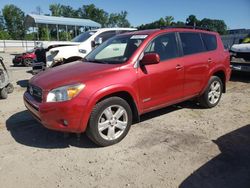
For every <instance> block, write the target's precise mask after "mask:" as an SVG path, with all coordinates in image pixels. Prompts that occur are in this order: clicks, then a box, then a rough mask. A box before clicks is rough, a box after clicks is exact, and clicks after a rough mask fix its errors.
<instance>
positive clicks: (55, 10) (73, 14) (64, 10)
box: [49, 4, 79, 18]
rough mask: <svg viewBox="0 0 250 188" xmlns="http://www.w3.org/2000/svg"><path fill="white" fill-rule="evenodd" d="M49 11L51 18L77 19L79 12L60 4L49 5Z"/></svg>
mask: <svg viewBox="0 0 250 188" xmlns="http://www.w3.org/2000/svg"><path fill="white" fill-rule="evenodd" d="M49 10H50V12H51V15H52V16H63V17H70V18H79V11H78V10H75V9H73V8H72V7H71V6H66V5H61V4H51V5H50V6H49Z"/></svg>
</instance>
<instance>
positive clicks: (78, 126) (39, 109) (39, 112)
mask: <svg viewBox="0 0 250 188" xmlns="http://www.w3.org/2000/svg"><path fill="white" fill-rule="evenodd" d="M23 98H24V104H25V106H26V108H27V109H28V110H29V111H30V112H31V113H32V115H33V116H34V117H35V118H36V119H37V120H38V121H39V122H40V123H41V124H42V125H44V126H45V127H46V128H48V129H52V130H57V131H62V132H73V133H80V132H83V131H84V130H85V128H86V126H87V122H83V121H82V117H83V114H84V109H85V104H87V100H82V98H80V99H77V98H74V99H72V100H70V101H65V102H54V103H38V102H37V101H35V99H34V98H33V97H32V96H31V95H30V94H29V93H28V92H27V91H26V92H25V93H24V96H23ZM65 122H67V123H65Z"/></svg>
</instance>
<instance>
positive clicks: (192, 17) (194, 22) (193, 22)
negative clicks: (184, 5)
mask: <svg viewBox="0 0 250 188" xmlns="http://www.w3.org/2000/svg"><path fill="white" fill-rule="evenodd" d="M186 25H190V26H199V25H200V21H199V20H198V19H197V18H196V16H195V15H193V14H191V15H189V16H188V18H187V19H186Z"/></svg>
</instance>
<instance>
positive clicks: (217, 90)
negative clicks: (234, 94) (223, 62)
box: [199, 76, 223, 108]
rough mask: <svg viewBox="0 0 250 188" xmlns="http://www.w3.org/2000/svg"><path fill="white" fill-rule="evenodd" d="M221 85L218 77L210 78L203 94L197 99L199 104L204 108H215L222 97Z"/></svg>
mask: <svg viewBox="0 0 250 188" xmlns="http://www.w3.org/2000/svg"><path fill="white" fill-rule="evenodd" d="M222 89H223V84H222V81H221V79H220V78H219V77H218V76H212V77H211V78H210V80H209V83H208V87H207V89H206V91H205V92H204V94H203V95H202V96H201V97H200V98H199V102H200V104H201V105H202V106H204V107H206V108H212V107H214V106H216V105H217V104H218V103H219V101H220V99H221V95H222Z"/></svg>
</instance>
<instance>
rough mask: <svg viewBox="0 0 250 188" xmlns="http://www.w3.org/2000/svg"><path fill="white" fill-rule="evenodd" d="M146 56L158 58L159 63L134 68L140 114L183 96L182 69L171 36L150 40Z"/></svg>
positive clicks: (174, 39) (173, 35)
mask: <svg viewBox="0 0 250 188" xmlns="http://www.w3.org/2000/svg"><path fill="white" fill-rule="evenodd" d="M146 53H157V54H158V55H159V56H160V63H158V64H153V65H146V66H140V67H139V68H138V76H139V79H138V80H139V94H140V102H141V106H142V107H143V110H144V111H150V110H152V109H155V108H158V107H161V106H164V105H166V104H168V103H171V102H173V101H176V100H178V99H180V98H182V97H183V79H184V70H183V65H182V62H181V61H179V50H178V46H177V40H176V34H175V33H168V34H163V35H159V36H157V37H156V38H154V39H153V40H152V41H151V42H150V43H149V45H148V46H147V47H146V49H145V51H144V54H146Z"/></svg>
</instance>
